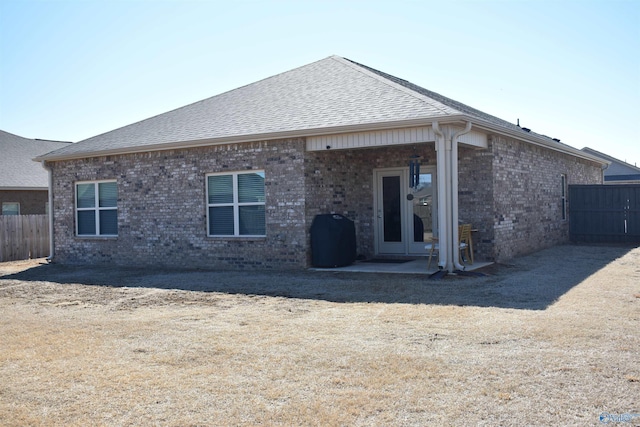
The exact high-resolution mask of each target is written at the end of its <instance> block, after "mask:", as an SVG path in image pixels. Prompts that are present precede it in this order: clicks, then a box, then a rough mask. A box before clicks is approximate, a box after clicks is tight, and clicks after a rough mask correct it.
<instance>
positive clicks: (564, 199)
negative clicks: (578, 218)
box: [560, 174, 567, 221]
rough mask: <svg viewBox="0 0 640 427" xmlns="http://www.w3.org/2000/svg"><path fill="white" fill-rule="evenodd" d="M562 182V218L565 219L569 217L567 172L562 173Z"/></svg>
mask: <svg viewBox="0 0 640 427" xmlns="http://www.w3.org/2000/svg"><path fill="white" fill-rule="evenodd" d="M560 183H561V185H562V190H561V191H562V193H561V194H562V197H561V204H562V220H563V221H565V220H566V219H567V175H566V174H561V175H560Z"/></svg>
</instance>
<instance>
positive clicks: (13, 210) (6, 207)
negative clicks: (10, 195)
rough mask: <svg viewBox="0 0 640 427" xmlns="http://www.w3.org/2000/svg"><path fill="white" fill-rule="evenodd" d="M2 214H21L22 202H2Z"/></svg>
mask: <svg viewBox="0 0 640 427" xmlns="http://www.w3.org/2000/svg"><path fill="white" fill-rule="evenodd" d="M2 215H20V203H18V202H2Z"/></svg>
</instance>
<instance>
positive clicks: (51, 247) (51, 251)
mask: <svg viewBox="0 0 640 427" xmlns="http://www.w3.org/2000/svg"><path fill="white" fill-rule="evenodd" d="M42 167H43V168H45V169H46V170H47V173H48V175H49V192H48V195H49V256H48V257H47V261H48V262H52V261H53V255H54V251H55V245H54V242H53V240H54V235H55V233H54V232H53V170H51V166H48V165H47V162H46V160H43V161H42Z"/></svg>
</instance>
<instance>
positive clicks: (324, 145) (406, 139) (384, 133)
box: [307, 126, 488, 151]
mask: <svg viewBox="0 0 640 427" xmlns="http://www.w3.org/2000/svg"><path fill="white" fill-rule="evenodd" d="M435 140H436V137H435V133H434V132H433V128H432V127H431V126H419V127H412V128H403V129H387V130H376V131H369V132H353V133H343V134H338V135H321V136H310V137H307V151H326V150H347V149H354V148H367V147H385V146H389V145H402V144H416V143H421V142H435ZM458 140H459V141H460V142H461V143H463V144H466V145H471V146H473V147H478V148H487V147H488V144H487V135H486V134H484V133H481V132H476V131H473V130H472V131H471V132H469V133H467V134H465V135H462V136H461V137H459V138H458Z"/></svg>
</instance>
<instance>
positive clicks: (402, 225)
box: [375, 168, 437, 255]
mask: <svg viewBox="0 0 640 427" xmlns="http://www.w3.org/2000/svg"><path fill="white" fill-rule="evenodd" d="M424 169H425V170H424V171H422V173H421V174H420V181H419V184H418V186H417V187H416V188H410V187H409V168H402V169H386V170H377V171H375V180H376V200H375V204H376V251H377V253H378V254H389V255H424V254H425V249H424V244H425V242H428V241H429V239H430V238H431V236H432V235H433V230H434V229H435V230H437V226H436V224H435V222H436V221H435V219H436V217H437V214H436V212H437V211H436V210H435V209H436V208H435V201H436V197H435V170H431V169H430V168H424Z"/></svg>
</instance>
